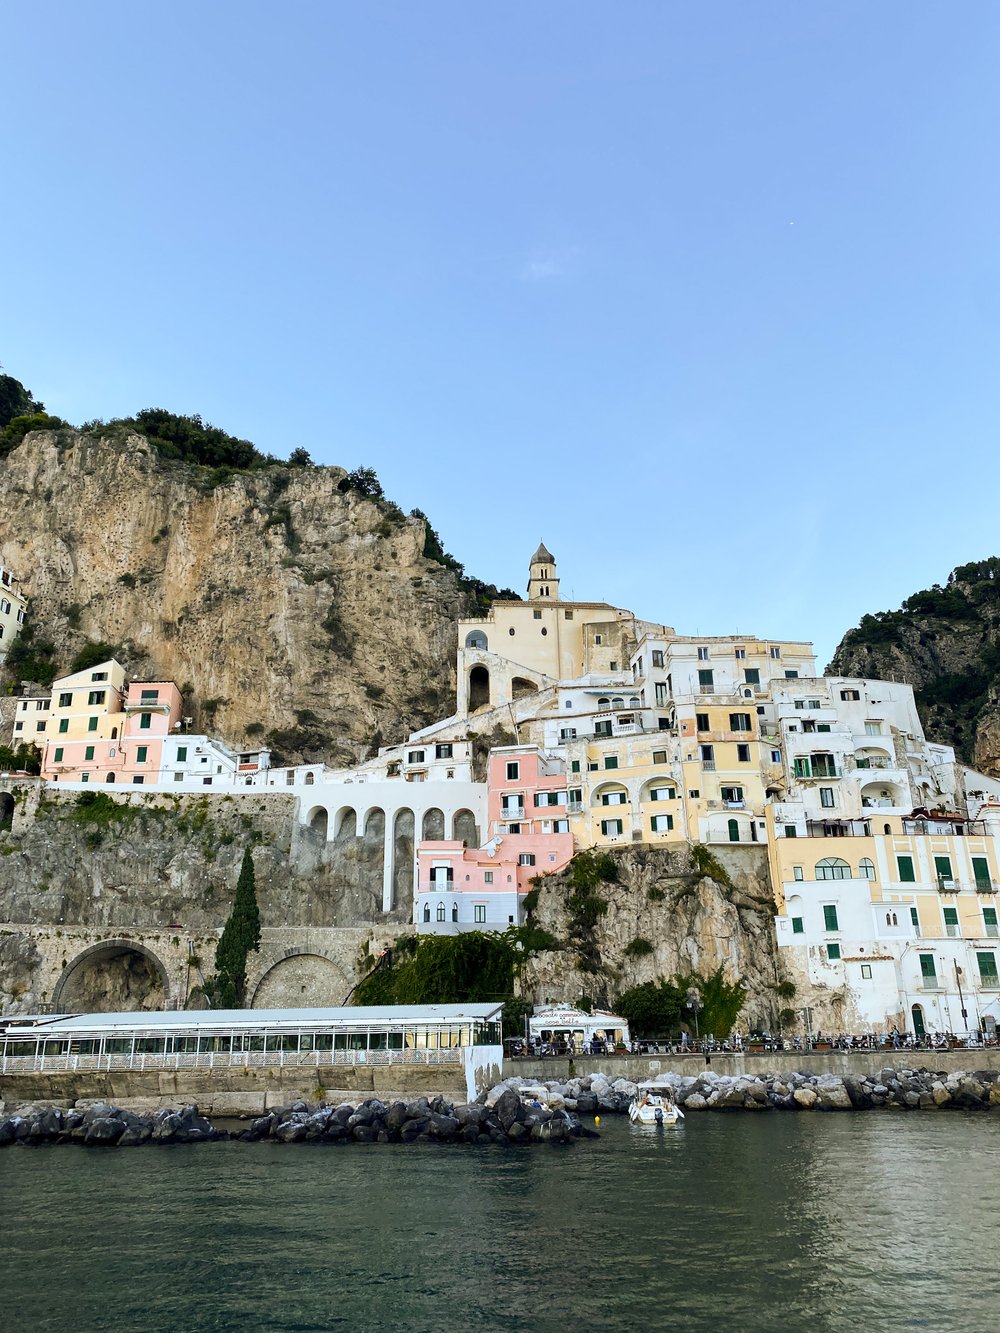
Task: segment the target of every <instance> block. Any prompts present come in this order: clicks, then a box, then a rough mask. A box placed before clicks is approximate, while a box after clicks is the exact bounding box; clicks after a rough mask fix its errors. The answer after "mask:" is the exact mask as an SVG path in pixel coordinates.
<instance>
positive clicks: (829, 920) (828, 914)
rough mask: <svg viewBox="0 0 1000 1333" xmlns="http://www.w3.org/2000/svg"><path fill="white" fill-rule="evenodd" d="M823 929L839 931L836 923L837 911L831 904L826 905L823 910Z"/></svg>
mask: <svg viewBox="0 0 1000 1333" xmlns="http://www.w3.org/2000/svg"><path fill="white" fill-rule="evenodd" d="M823 929H824V930H839V929H840V926H839V924H838V922H837V909H836V907H835V906H834V905H833V904H832V903H827V904H826V905H825V906H824V908H823Z"/></svg>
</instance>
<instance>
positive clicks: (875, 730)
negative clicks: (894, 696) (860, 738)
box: [865, 722, 882, 736]
mask: <svg viewBox="0 0 1000 1333" xmlns="http://www.w3.org/2000/svg"><path fill="white" fill-rule="evenodd" d="M865 735H866V736H881V735H882V723H881V722H866V723H865Z"/></svg>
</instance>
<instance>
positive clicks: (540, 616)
mask: <svg viewBox="0 0 1000 1333" xmlns="http://www.w3.org/2000/svg"><path fill="white" fill-rule="evenodd" d="M532 614H533V615H534V617H535V619H536V620H541V618H542V613H541V611H535V612H533V613H532Z"/></svg>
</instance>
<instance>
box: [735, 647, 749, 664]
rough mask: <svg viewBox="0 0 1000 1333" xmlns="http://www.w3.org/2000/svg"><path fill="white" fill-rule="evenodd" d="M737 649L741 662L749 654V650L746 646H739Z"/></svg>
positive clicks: (737, 655)
mask: <svg viewBox="0 0 1000 1333" xmlns="http://www.w3.org/2000/svg"><path fill="white" fill-rule="evenodd" d="M735 651H736V660H737V662H741V661H742V660H743V658H744V657H746V655H747V650H746V649H745V648H737V649H736V650H735Z"/></svg>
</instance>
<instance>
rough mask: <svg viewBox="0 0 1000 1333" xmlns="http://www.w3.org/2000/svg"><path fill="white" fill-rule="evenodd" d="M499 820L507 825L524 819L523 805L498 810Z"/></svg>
mask: <svg viewBox="0 0 1000 1333" xmlns="http://www.w3.org/2000/svg"><path fill="white" fill-rule="evenodd" d="M500 818H501V819H503V820H505V821H506V822H507V823H511V822H512V821H514V820H518V819H523V818H524V806H523V805H505V806H503V807H502V808H501V810H500Z"/></svg>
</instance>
